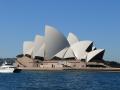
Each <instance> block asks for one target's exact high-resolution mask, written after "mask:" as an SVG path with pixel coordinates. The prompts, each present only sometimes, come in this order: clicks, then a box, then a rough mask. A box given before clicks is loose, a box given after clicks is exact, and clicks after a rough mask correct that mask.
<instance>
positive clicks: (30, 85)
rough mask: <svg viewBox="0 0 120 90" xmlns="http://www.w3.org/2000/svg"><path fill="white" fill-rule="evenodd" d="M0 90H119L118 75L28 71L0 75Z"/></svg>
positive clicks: (119, 78)
mask: <svg viewBox="0 0 120 90" xmlns="http://www.w3.org/2000/svg"><path fill="white" fill-rule="evenodd" d="M0 90H120V73H115V72H80V71H52V72H50V71H49V72H47V71H45V72H44V71H41V72H32V71H29V72H21V73H13V74H0Z"/></svg>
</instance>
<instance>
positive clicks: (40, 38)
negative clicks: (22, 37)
mask: <svg viewBox="0 0 120 90" xmlns="http://www.w3.org/2000/svg"><path fill="white" fill-rule="evenodd" d="M43 43H44V37H43V36H40V35H36V37H35V41H34V45H35V47H34V49H33V57H35V56H36V54H37V52H38V50H39V49H40V47H41V46H42V45H43Z"/></svg>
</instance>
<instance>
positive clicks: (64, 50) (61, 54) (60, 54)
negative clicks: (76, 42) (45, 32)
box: [55, 48, 68, 58]
mask: <svg viewBox="0 0 120 90" xmlns="http://www.w3.org/2000/svg"><path fill="white" fill-rule="evenodd" d="M67 50H68V48H64V49H63V50H61V51H60V52H58V53H57V54H56V55H55V56H56V57H59V58H64V55H65V53H66V51H67Z"/></svg>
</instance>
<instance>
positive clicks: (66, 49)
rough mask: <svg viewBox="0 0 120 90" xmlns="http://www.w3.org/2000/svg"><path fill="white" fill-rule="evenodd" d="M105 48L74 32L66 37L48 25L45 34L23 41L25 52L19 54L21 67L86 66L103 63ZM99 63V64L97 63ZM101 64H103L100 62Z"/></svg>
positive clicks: (18, 61) (18, 63)
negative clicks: (80, 37)
mask: <svg viewBox="0 0 120 90" xmlns="http://www.w3.org/2000/svg"><path fill="white" fill-rule="evenodd" d="M104 52H105V49H98V48H96V46H94V42H93V41H90V40H83V41H82V40H80V39H79V38H78V37H77V36H76V35H74V34H73V33H69V34H68V36H67V37H65V36H64V35H63V34H62V33H61V32H59V31H58V30H57V29H56V28H54V27H51V26H48V25H46V26H45V35H44V36H40V35H36V36H35V40H34V41H25V42H24V43H23V54H22V55H18V59H17V65H18V66H19V67H39V68H63V67H70V68H85V67H87V66H90V65H91V63H92V64H93V65H94V64H95V66H96V63H102V62H103V61H104V60H103V56H104ZM97 65H99V64H97ZM100 65H101V64H100Z"/></svg>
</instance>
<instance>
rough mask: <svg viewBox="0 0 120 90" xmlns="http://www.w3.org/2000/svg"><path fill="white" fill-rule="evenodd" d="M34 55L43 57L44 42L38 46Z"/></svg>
mask: <svg viewBox="0 0 120 90" xmlns="http://www.w3.org/2000/svg"><path fill="white" fill-rule="evenodd" d="M35 56H39V57H44V56H45V44H43V45H42V46H41V48H39V50H38V52H37V53H36V55H35Z"/></svg>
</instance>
